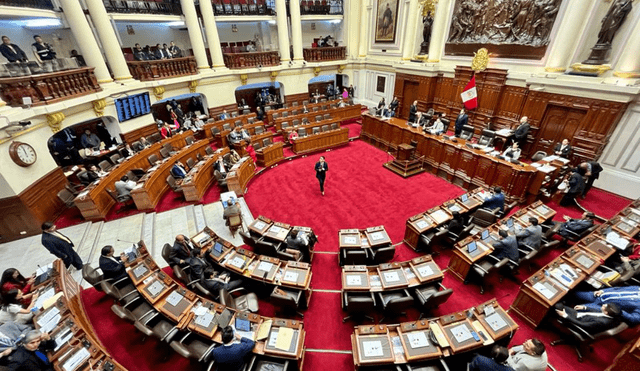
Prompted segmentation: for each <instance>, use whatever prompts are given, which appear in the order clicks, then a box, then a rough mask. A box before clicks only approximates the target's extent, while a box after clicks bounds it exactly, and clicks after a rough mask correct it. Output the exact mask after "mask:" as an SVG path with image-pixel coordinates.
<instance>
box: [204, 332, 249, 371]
mask: <svg viewBox="0 0 640 371" xmlns="http://www.w3.org/2000/svg"><path fill="white" fill-rule="evenodd" d="M255 345H256V343H255V342H254V341H253V340H249V339H247V338H242V340H240V344H232V345H229V346H226V345H221V346H219V347H216V348H215V349H214V350H213V359H214V360H215V361H216V370H220V371H232V370H233V371H239V370H242V367H243V366H244V357H245V356H246V355H247V354H249V353H250V352H251V350H252V349H253V347H254V346H255Z"/></svg>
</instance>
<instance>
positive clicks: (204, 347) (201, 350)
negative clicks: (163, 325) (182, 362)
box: [169, 332, 215, 362]
mask: <svg viewBox="0 0 640 371" xmlns="http://www.w3.org/2000/svg"><path fill="white" fill-rule="evenodd" d="M169 345H170V346H171V348H172V349H173V350H174V351H175V352H176V353H178V354H179V355H181V356H183V357H184V358H187V359H190V360H194V361H198V362H207V361H208V359H207V356H209V355H210V354H211V352H212V351H213V348H214V345H215V343H214V342H213V341H211V340H205V339H204V338H202V337H200V336H199V335H196V334H194V333H192V332H187V333H186V334H185V335H184V336H182V337H181V338H180V340H173V341H172V342H171V343H170V344H169Z"/></svg>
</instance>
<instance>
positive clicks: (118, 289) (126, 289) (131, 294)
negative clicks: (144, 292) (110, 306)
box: [100, 280, 140, 306]
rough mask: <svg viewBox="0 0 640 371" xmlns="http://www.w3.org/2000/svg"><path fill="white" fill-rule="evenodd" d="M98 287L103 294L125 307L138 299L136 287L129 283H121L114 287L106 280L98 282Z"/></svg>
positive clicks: (113, 284)
mask: <svg viewBox="0 0 640 371" xmlns="http://www.w3.org/2000/svg"><path fill="white" fill-rule="evenodd" d="M100 287H101V288H102V291H104V293H105V294H107V295H109V296H111V297H112V298H113V299H114V300H116V301H118V302H120V303H121V304H123V305H125V306H126V305H127V304H129V303H130V302H132V301H134V300H136V299H137V298H138V297H140V295H139V294H138V290H136V287H135V286H134V285H133V283H131V281H122V282H121V283H120V284H118V285H116V284H115V283H111V282H109V281H107V280H102V281H100Z"/></svg>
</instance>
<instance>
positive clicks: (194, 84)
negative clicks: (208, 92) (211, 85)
mask: <svg viewBox="0 0 640 371" xmlns="http://www.w3.org/2000/svg"><path fill="white" fill-rule="evenodd" d="M197 87H198V80H193V81H191V82H189V91H190V92H192V93H195V92H196V88H197Z"/></svg>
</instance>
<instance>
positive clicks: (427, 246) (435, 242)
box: [416, 228, 449, 255]
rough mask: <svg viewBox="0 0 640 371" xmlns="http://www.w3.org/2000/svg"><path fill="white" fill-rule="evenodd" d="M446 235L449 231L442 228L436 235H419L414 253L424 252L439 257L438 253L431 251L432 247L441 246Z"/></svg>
mask: <svg viewBox="0 0 640 371" xmlns="http://www.w3.org/2000/svg"><path fill="white" fill-rule="evenodd" d="M448 233H449V230H447V229H446V228H442V229H440V230H439V231H437V232H436V233H433V232H431V233H426V234H425V233H423V234H421V235H420V239H418V246H417V248H416V251H420V252H426V253H427V254H431V255H439V254H440V253H439V252H437V251H434V250H433V246H442V244H443V242H444V240H445V238H446V237H447V234H448Z"/></svg>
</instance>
